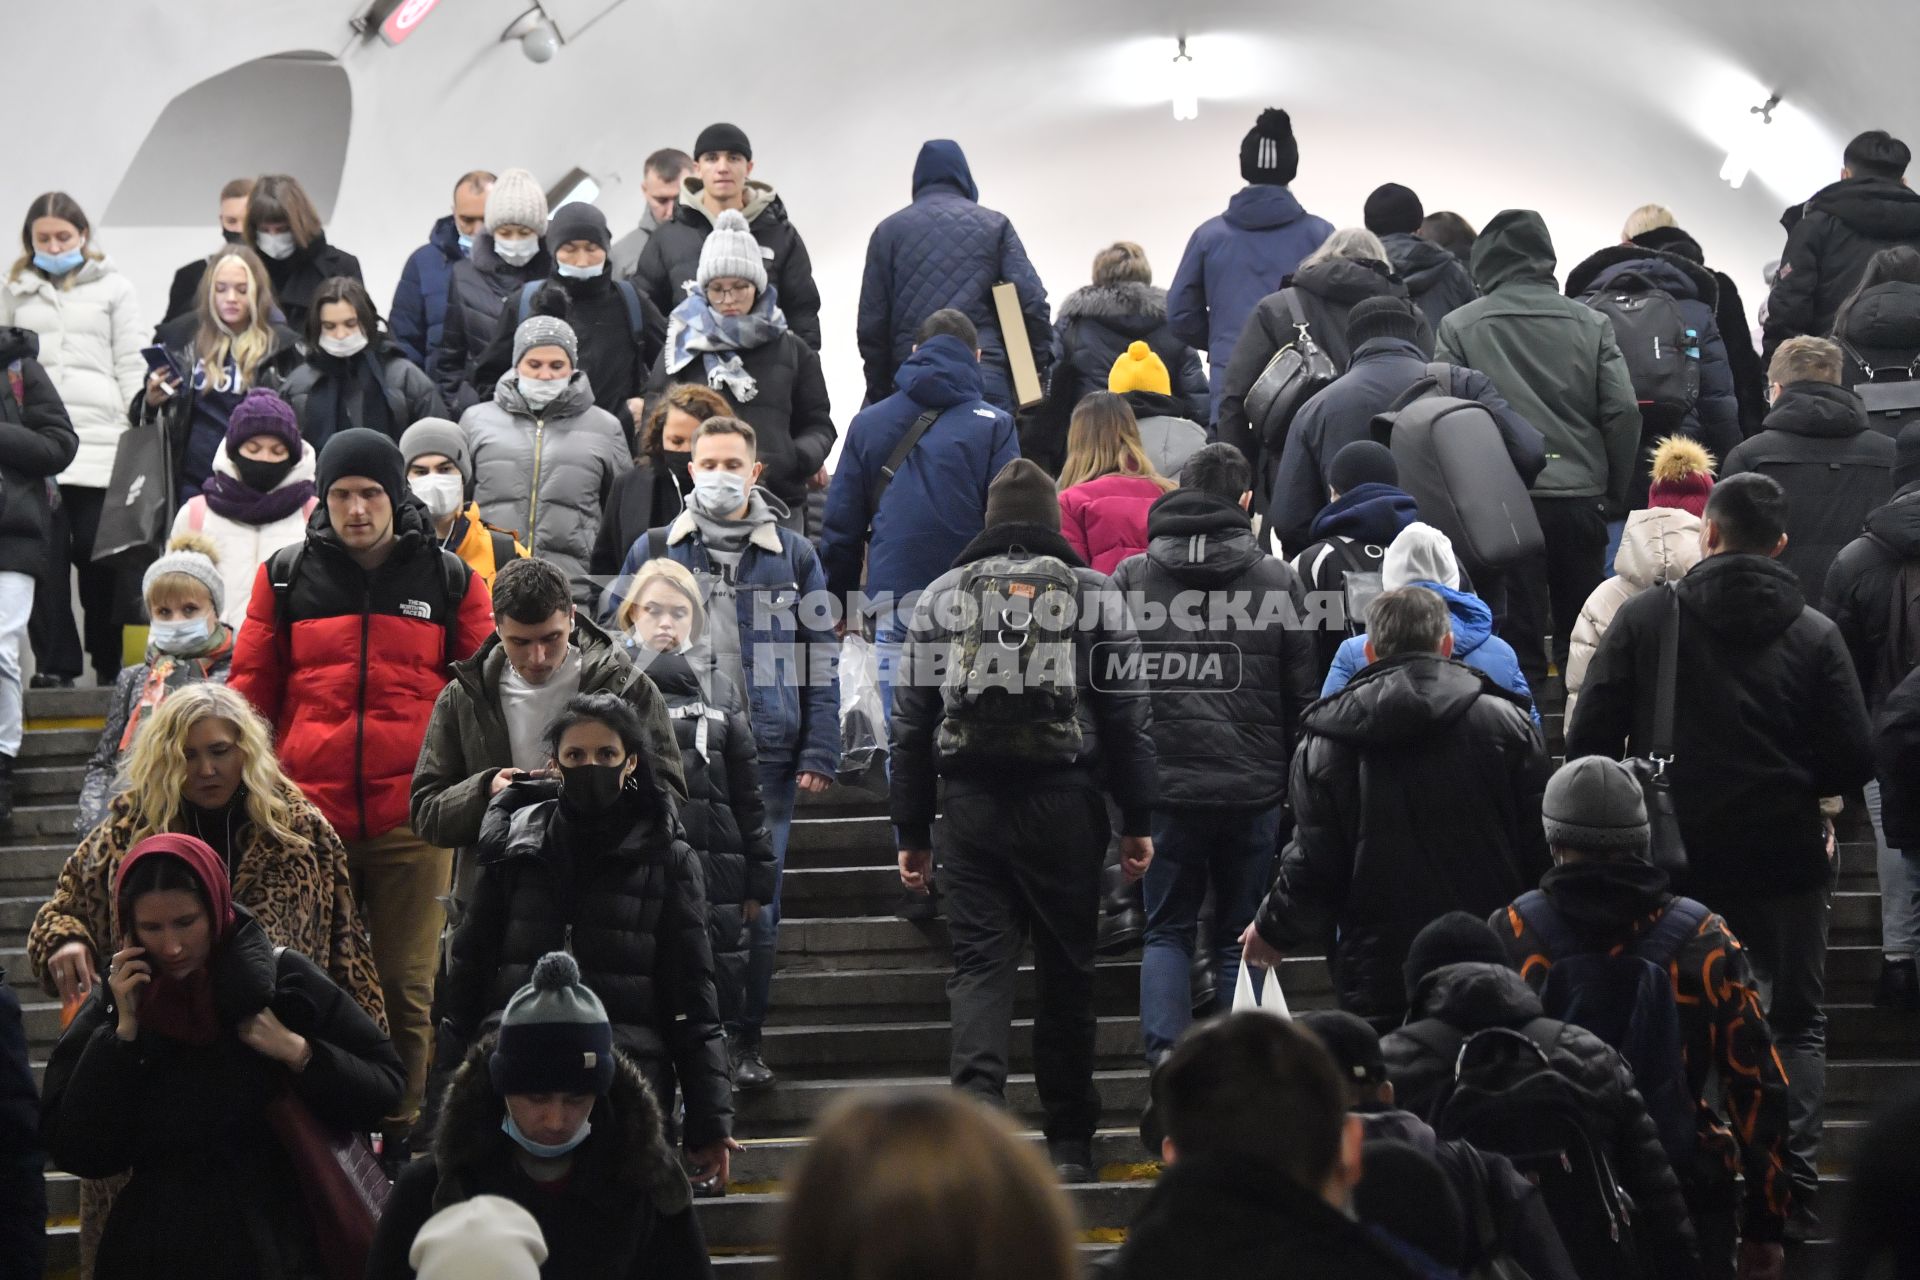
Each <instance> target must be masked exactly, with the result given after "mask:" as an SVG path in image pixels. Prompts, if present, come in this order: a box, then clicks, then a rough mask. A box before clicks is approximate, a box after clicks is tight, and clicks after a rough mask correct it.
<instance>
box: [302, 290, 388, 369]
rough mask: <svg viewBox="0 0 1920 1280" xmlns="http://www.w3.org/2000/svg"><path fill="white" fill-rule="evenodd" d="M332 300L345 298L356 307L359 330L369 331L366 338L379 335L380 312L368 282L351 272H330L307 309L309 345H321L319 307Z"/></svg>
mask: <svg viewBox="0 0 1920 1280" xmlns="http://www.w3.org/2000/svg"><path fill="white" fill-rule="evenodd" d="M330 302H344V303H346V304H347V305H348V306H350V307H352V308H353V314H354V315H356V316H358V317H359V318H360V332H362V333H364V334H366V335H367V341H368V342H369V343H371V342H373V341H374V339H376V338H378V337H379V336H380V313H379V311H377V310H376V309H375V308H374V305H373V295H372V294H369V293H368V292H367V286H365V285H363V284H361V283H360V282H359V281H358V280H355V279H354V278H353V277H352V276H328V277H327V278H326V279H325V280H322V281H321V282H320V284H319V287H318V288H316V289H315V290H314V291H313V301H312V302H311V303H310V304H308V307H309V309H308V311H307V349H308V350H309V351H312V350H316V349H318V347H319V345H320V308H322V307H324V306H326V305H327V304H328V303H330Z"/></svg>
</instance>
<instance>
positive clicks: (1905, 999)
mask: <svg viewBox="0 0 1920 1280" xmlns="http://www.w3.org/2000/svg"><path fill="white" fill-rule="evenodd" d="M1873 1002H1874V1003H1875V1004H1876V1005H1878V1006H1880V1007H1881V1008H1882V1009H1905V1010H1907V1011H1909V1012H1911V1011H1913V1010H1920V968H1916V966H1915V964H1914V960H1913V957H1912V956H1908V957H1907V958H1906V959H1904V960H1882V961H1881V962H1880V982H1879V985H1878V986H1877V987H1876V988H1875V989H1874V993H1873Z"/></svg>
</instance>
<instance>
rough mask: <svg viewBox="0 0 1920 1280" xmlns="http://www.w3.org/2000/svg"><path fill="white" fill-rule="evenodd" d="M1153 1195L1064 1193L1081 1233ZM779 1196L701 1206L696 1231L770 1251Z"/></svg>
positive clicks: (721, 1244)
mask: <svg viewBox="0 0 1920 1280" xmlns="http://www.w3.org/2000/svg"><path fill="white" fill-rule="evenodd" d="M1152 1191H1153V1184H1152V1183H1150V1182H1089V1183H1084V1184H1081V1185H1078V1186H1073V1187H1069V1188H1068V1189H1067V1194H1068V1196H1069V1197H1070V1198H1071V1199H1072V1201H1073V1207H1074V1209H1075V1211H1076V1213H1077V1215H1078V1217H1079V1220H1080V1227H1081V1229H1082V1230H1092V1231H1098V1230H1119V1229H1123V1228H1125V1227H1126V1225H1127V1224H1128V1223H1129V1222H1131V1221H1132V1220H1133V1217H1134V1215H1135V1214H1136V1213H1138V1212H1139V1211H1140V1206H1141V1205H1142V1204H1143V1203H1144V1202H1145V1201H1146V1198H1147V1196H1148V1195H1149V1194H1151V1193H1152ZM782 1199H783V1198H782V1197H781V1196H779V1195H775V1194H768V1193H764V1192H763V1193H758V1194H751V1195H729V1196H724V1197H722V1198H720V1199H716V1200H702V1201H700V1204H699V1210H698V1212H699V1215H700V1229H701V1231H702V1233H703V1234H705V1236H706V1238H707V1244H708V1246H709V1247H710V1248H713V1249H716V1250H722V1249H751V1250H753V1251H754V1252H756V1253H765V1252H768V1251H769V1250H771V1248H772V1246H773V1243H774V1241H775V1240H776V1239H778V1237H779V1234H780V1206H781V1203H782Z"/></svg>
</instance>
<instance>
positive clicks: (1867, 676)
mask: <svg viewBox="0 0 1920 1280" xmlns="http://www.w3.org/2000/svg"><path fill="white" fill-rule="evenodd" d="M1909 561H1912V562H1914V563H1916V564H1920V481H1915V482H1914V483H1912V484H1909V485H1907V486H1906V487H1905V488H1903V489H1901V490H1900V492H1898V493H1896V494H1894V495H1893V500H1892V501H1891V502H1889V503H1887V505H1886V506H1884V507H1881V508H1879V509H1878V510H1877V511H1874V512H1872V513H1871V514H1869V515H1868V516H1867V524H1866V532H1865V533H1863V534H1862V535H1861V536H1859V537H1858V538H1855V539H1854V540H1853V541H1852V542H1849V543H1848V544H1847V545H1846V546H1844V547H1842V548H1841V549H1840V554H1839V555H1837V556H1835V557H1834V558H1833V567H1832V568H1830V569H1828V570H1827V583H1826V591H1825V592H1824V594H1822V596H1821V597H1820V612H1822V613H1824V614H1826V615H1827V616H1828V617H1829V618H1832V619H1833V625H1835V626H1836V627H1839V628H1840V638H1841V639H1843V640H1845V641H1846V642H1847V655H1848V656H1849V657H1851V658H1852V659H1853V671H1854V674H1855V675H1857V676H1858V677H1859V678H1860V688H1861V690H1862V691H1863V692H1864V693H1865V694H1866V698H1867V711H1868V713H1869V714H1874V713H1877V712H1878V711H1879V710H1880V704H1881V703H1882V702H1884V701H1885V700H1886V697H1887V694H1888V693H1890V692H1892V690H1893V686H1894V685H1895V684H1897V683H1898V682H1899V681H1900V679H1901V678H1902V677H1903V676H1905V675H1906V672H1905V671H1896V670H1884V669H1883V668H1882V662H1883V660H1885V659H1886V658H1887V654H1886V648H1887V632H1888V629H1889V626H1890V624H1891V622H1892V620H1893V619H1892V614H1891V612H1890V611H1891V610H1893V609H1898V608H1900V607H1901V605H1902V602H1897V601H1895V600H1894V598H1893V595H1894V580H1895V579H1896V578H1897V577H1898V576H1899V573H1900V566H1901V565H1903V564H1906V563H1908V562H1909ZM1895 660H1897V658H1896V659H1895Z"/></svg>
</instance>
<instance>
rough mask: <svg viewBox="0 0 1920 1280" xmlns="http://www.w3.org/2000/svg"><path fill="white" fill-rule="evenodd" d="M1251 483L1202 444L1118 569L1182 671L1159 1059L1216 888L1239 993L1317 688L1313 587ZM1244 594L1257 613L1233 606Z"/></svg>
mask: <svg viewBox="0 0 1920 1280" xmlns="http://www.w3.org/2000/svg"><path fill="white" fill-rule="evenodd" d="M1252 490H1253V469H1252V468H1251V467H1250V466H1248V465H1247V460H1246V458H1245V457H1243V456H1242V455H1241V453H1240V451H1239V450H1238V449H1236V448H1234V447H1233V446H1232V445H1230V444H1210V445H1207V446H1205V447H1204V448H1201V449H1199V450H1198V451H1196V452H1195V453H1194V454H1193V456H1192V457H1190V458H1188V459H1187V464H1186V466H1185V467H1184V468H1182V470H1181V472H1180V487H1179V488H1178V489H1175V490H1173V491H1172V492H1170V493H1167V494H1165V495H1164V496H1162V497H1161V498H1159V499H1158V500H1157V501H1155V502H1154V504H1153V506H1152V507H1151V508H1150V509H1149V510H1148V512H1147V538H1148V544H1147V551H1146V554H1144V555H1137V556H1131V557H1129V558H1128V559H1126V560H1123V561H1121V562H1120V565H1119V567H1117V568H1116V569H1115V570H1114V573H1113V585H1114V586H1115V587H1116V588H1117V589H1118V590H1119V591H1120V593H1121V596H1122V598H1123V599H1125V600H1126V602H1127V607H1128V611H1129V613H1130V615H1131V616H1132V618H1133V622H1134V626H1135V627H1136V628H1137V629H1138V631H1139V634H1140V641H1141V645H1142V647H1143V649H1144V650H1145V651H1146V652H1148V653H1152V654H1155V655H1156V656H1157V657H1163V658H1165V659H1166V660H1167V661H1168V662H1169V664H1172V665H1170V666H1169V667H1168V668H1166V669H1165V670H1166V674H1165V675H1164V676H1163V678H1162V679H1160V680H1158V681H1156V682H1155V683H1154V685H1153V691H1152V694H1151V697H1152V701H1153V744H1154V755H1155V758H1156V760H1157V761H1158V765H1159V774H1160V805H1159V807H1158V808H1157V809H1156V810H1155V811H1154V815H1153V846H1154V849H1155V850H1156V852H1157V855H1158V856H1157V857H1156V858H1155V860H1154V864H1153V866H1152V867H1150V868H1149V869H1148V871H1147V879H1146V905H1147V932H1146V950H1145V952H1144V954H1143V955H1142V957H1141V961H1140V1030H1141V1033H1142V1037H1143V1039H1144V1041H1145V1048H1146V1052H1147V1057H1148V1059H1149V1060H1157V1059H1159V1058H1160V1057H1162V1056H1164V1055H1165V1054H1166V1053H1168V1052H1169V1051H1171V1050H1172V1048H1173V1044H1174V1041H1176V1040H1178V1039H1179V1038H1180V1033H1181V1032H1183V1031H1185V1030H1186V1028H1187V1024H1188V1023H1189V1022H1191V1021H1192V1019H1193V1000H1192V993H1191V990H1190V987H1189V983H1188V970H1189V968H1190V966H1191V964H1192V961H1193V951H1194V941H1195V929H1196V927H1197V925H1198V923H1199V919H1200V905H1201V903H1202V901H1204V900H1205V898H1206V896H1207V888H1208V885H1209V883H1211V884H1212V887H1213V892H1214V894H1215V908H1214V928H1213V938H1214V940H1215V942H1216V944H1217V945H1216V947H1215V950H1216V952H1217V953H1218V954H1217V961H1218V971H1217V975H1216V980H1215V986H1214V990H1215V991H1216V992H1217V993H1220V994H1225V993H1226V992H1228V991H1231V990H1232V989H1233V977H1234V966H1235V965H1236V964H1238V963H1239V960H1240V944H1239V939H1240V934H1241V931H1242V930H1244V929H1245V928H1246V927H1247V925H1248V924H1250V923H1252V921H1253V913H1254V911H1255V910H1256V909H1258V908H1259V906H1260V899H1261V896H1262V895H1263V894H1264V893H1265V891H1266V888H1267V886H1268V885H1269V884H1271V883H1272V869H1273V854H1274V850H1275V848H1276V847H1277V844H1278V841H1279V838H1280V817H1281V808H1282V807H1283V806H1284V805H1285V804H1286V799H1287V762H1288V760H1290V759H1292V757H1293V746H1294V743H1295V742H1296V741H1298V740H1299V737H1300V716H1301V713H1303V712H1304V711H1305V710H1306V709H1307V707H1308V705H1309V704H1311V703H1312V702H1313V701H1314V700H1315V699H1317V698H1318V697H1319V693H1320V681H1319V679H1318V676H1317V672H1316V670H1315V662H1314V648H1313V635H1312V633H1311V632H1309V631H1308V630H1307V629H1306V628H1305V626H1304V625H1301V624H1303V623H1305V622H1306V621H1307V620H1308V618H1307V613H1306V593H1305V592H1304V590H1303V589H1302V588H1301V586H1300V579H1299V576H1298V575H1296V574H1295V573H1294V571H1293V570H1292V569H1289V568H1288V567H1287V565H1286V562H1285V561H1282V560H1276V559H1274V558H1273V557H1272V556H1270V555H1268V554H1267V553H1266V552H1264V551H1262V550H1261V549H1260V546H1259V543H1258V541H1257V540H1256V539H1255V538H1254V536H1253V522H1252V521H1251V520H1250V519H1249V518H1248V516H1247V511H1246V504H1247V503H1248V501H1250V500H1251V499H1252V497H1253V493H1252ZM1235 599H1239V600H1242V601H1246V602H1249V606H1250V607H1249V611H1248V612H1247V613H1236V612H1235V611H1234V610H1233V609H1232V608H1231V607H1230V606H1231V604H1232V603H1233V601H1234V600H1235ZM1174 666H1178V667H1180V668H1181V670H1182V672H1183V673H1182V674H1177V675H1176V674H1174V673H1173V668H1174Z"/></svg>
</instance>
